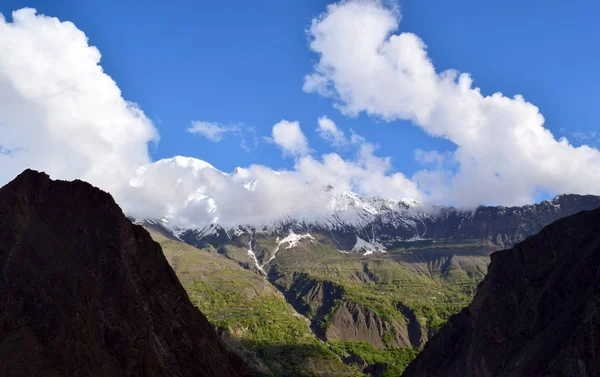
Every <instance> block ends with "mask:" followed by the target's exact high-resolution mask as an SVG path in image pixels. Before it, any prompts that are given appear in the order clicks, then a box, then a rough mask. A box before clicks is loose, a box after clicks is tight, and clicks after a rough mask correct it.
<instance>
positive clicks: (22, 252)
mask: <svg viewBox="0 0 600 377" xmlns="http://www.w3.org/2000/svg"><path fill="white" fill-rule="evenodd" d="M0 269H1V271H2V275H1V277H0V297H2V305H1V306H0V375H2V376H9V377H10V376H41V377H58V376H94V377H113V376H161V377H162V376H165V377H166V376H173V375H176V376H181V377H184V376H190V377H191V376H247V375H249V370H248V368H247V366H246V365H245V363H244V362H243V361H242V360H241V359H240V358H239V357H237V356H236V355H234V354H233V353H231V352H230V351H228V350H227V349H226V348H225V346H224V345H223V344H222V343H221V341H220V340H219V339H218V337H217V335H216V333H215V331H214V328H213V327H212V326H211V325H210V324H209V323H208V321H207V320H206V318H205V317H204V316H203V315H202V313H200V311H198V309H196V308H195V307H194V306H193V305H192V303H191V302H190V300H189V298H188V296H187V294H186V292H185V291H184V289H183V287H182V286H181V284H180V283H179V281H178V279H177V277H176V276H175V273H174V272H173V270H172V269H171V267H170V266H169V264H168V263H167V261H166V259H165V257H164V255H163V253H162V251H161V248H160V246H159V245H158V244H157V243H155V242H154V241H152V239H151V238H150V236H149V234H148V232H147V231H146V230H144V229H143V228H142V227H140V226H137V225H133V224H131V222H130V221H129V220H127V218H126V217H125V216H124V215H123V213H122V212H121V209H120V208H119V207H118V206H117V205H116V204H115V202H114V201H113V199H112V198H111V196H110V195H109V194H107V193H105V192H102V191H100V190H99V189H97V188H94V187H92V186H91V185H89V184H87V183H84V182H81V181H75V182H62V181H52V180H50V179H49V177H48V176H47V175H45V174H42V173H37V172H34V171H31V170H28V171H25V172H24V173H22V174H21V175H20V176H19V177H17V178H16V179H15V180H14V181H12V182H11V183H9V184H7V185H6V186H4V187H3V188H1V189H0Z"/></svg>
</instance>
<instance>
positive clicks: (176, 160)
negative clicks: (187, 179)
mask: <svg viewBox="0 0 600 377" xmlns="http://www.w3.org/2000/svg"><path fill="white" fill-rule="evenodd" d="M157 163H159V164H173V165H177V166H180V167H182V168H191V169H193V170H196V171H197V170H202V169H215V170H217V168H215V167H214V166H212V165H211V164H210V163H208V162H206V161H204V160H200V159H198V158H194V157H185V156H175V157H171V158H166V159H163V160H159V161H157Z"/></svg>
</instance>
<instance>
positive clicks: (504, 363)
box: [403, 209, 600, 377]
mask: <svg viewBox="0 0 600 377" xmlns="http://www.w3.org/2000/svg"><path fill="white" fill-rule="evenodd" d="M403 376H405V377H417V376H418V377H425V376H427V377H430V376H447V377H454V376H456V377H458V376H461V377H475V376H493V377H503V376H511V377H517V376H581V377H591V376H600V209H597V210H594V211H589V212H581V213H579V214H576V215H573V216H570V217H568V218H564V219H561V220H558V221H556V222H554V223H553V224H551V225H549V226H547V227H546V228H544V229H543V230H542V231H541V232H540V233H538V234H537V235H535V236H533V237H530V238H528V239H526V240H525V241H523V242H521V243H519V244H517V245H516V246H515V247H513V248H512V249H508V250H503V251H498V252H496V253H494V254H492V257H491V264H490V267H489V272H488V275H487V276H486V278H485V279H484V281H483V282H482V283H481V285H480V286H479V288H478V290H477V294H476V296H475V299H474V301H473V303H472V304H471V305H470V306H469V307H468V308H465V309H464V310H463V311H462V312H461V313H459V314H457V315H455V316H454V317H452V318H451V319H450V321H449V322H448V323H447V324H446V325H445V326H444V327H442V329H441V330H440V331H439V332H438V334H437V335H435V336H434V337H433V338H432V339H431V340H430V341H429V342H428V343H427V345H426V346H425V348H424V350H423V352H422V353H421V354H420V355H419V356H418V358H417V359H416V360H415V361H413V363H412V364H411V365H410V366H409V367H408V369H407V370H406V372H405V373H404V375H403Z"/></svg>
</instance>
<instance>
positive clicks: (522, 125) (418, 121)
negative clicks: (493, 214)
mask: <svg viewBox="0 0 600 377" xmlns="http://www.w3.org/2000/svg"><path fill="white" fill-rule="evenodd" d="M399 20H400V15H399V11H398V10H397V9H393V10H390V9H388V8H386V7H385V6H384V5H383V3H382V2H379V1H346V2H341V3H339V4H334V5H330V6H328V8H327V10H326V11H325V12H324V13H323V14H322V15H320V16H319V17H318V18H316V19H314V20H313V22H312V25H311V26H310V29H309V35H310V38H311V41H310V48H311V49H312V50H313V51H314V52H315V53H317V54H318V56H319V59H318V62H317V63H316V65H315V66H314V70H313V72H312V73H311V74H309V75H307V76H306V77H305V80H304V90H305V91H306V92H316V93H318V94H320V95H322V96H326V97H330V98H332V99H333V100H334V101H335V106H336V107H337V108H338V109H340V110H341V111H342V113H344V114H346V115H349V116H356V115H358V114H359V113H361V112H366V113H367V114H369V115H372V116H375V117H378V118H381V119H383V120H385V121H394V120H400V119H404V120H410V121H412V122H413V123H414V124H415V125H418V126H419V127H421V128H422V129H423V130H424V131H425V132H427V133H428V134H429V135H432V136H436V137H443V138H446V139H448V140H450V141H452V142H453V143H454V144H455V145H456V146H457V147H456V150H455V151H454V153H453V154H452V156H453V158H454V162H455V163H456V165H457V168H456V170H454V171H453V170H449V169H443V168H441V169H433V170H422V171H420V172H418V173H417V174H415V176H414V177H412V179H413V180H414V181H415V182H416V183H417V184H418V185H419V187H420V188H421V189H422V190H423V191H425V192H427V193H428V194H429V195H430V196H429V199H430V200H433V201H441V202H450V203H453V204H458V205H465V206H472V205H477V204H481V203H503V204H509V205H510V204H523V203H527V202H531V201H532V200H533V196H534V194H535V192H537V191H538V190H545V191H549V192H555V193H562V192H573V193H596V194H598V193H600V152H599V151H598V150H597V149H594V148H592V147H589V146H586V145H582V146H580V147H574V146H573V145H571V144H570V143H569V141H568V140H567V139H566V138H561V139H558V140H557V139H556V138H555V137H554V136H553V135H552V133H551V132H550V131H549V130H548V129H546V128H544V117H543V116H542V114H540V112H539V109H538V108H537V107H536V106H535V105H533V104H531V103H529V102H527V101H525V99H524V98H523V97H522V96H520V95H517V96H515V97H512V98H509V97H506V96H504V95H502V94H501V93H494V94H492V95H489V96H485V95H483V94H482V93H481V91H480V89H479V88H477V87H474V86H473V81H472V79H471V77H470V75H469V74H467V73H460V72H458V71H455V70H446V71H443V72H440V73H438V72H436V70H435V67H434V66H433V63H432V62H431V59H430V58H429V56H428V54H427V49H426V45H425V43H424V42H423V41H422V40H421V39H420V38H419V37H418V36H416V35H415V34H412V33H407V32H403V33H402V32H400V33H399V32H398V27H399ZM432 156H433V155H428V156H425V155H422V157H427V158H429V157H432ZM434 159H435V158H434Z"/></svg>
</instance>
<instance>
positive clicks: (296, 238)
mask: <svg viewBox="0 0 600 377" xmlns="http://www.w3.org/2000/svg"><path fill="white" fill-rule="evenodd" d="M305 238H308V239H309V240H310V241H311V242H313V241H314V240H315V238H314V237H313V236H311V235H310V234H309V233H306V234H296V233H294V231H293V230H291V229H290V232H289V234H288V236H287V237H285V238H284V239H282V240H280V239H279V237H277V239H276V241H277V247H276V248H275V250H273V254H272V255H271V257H270V258H269V260H268V261H266V262H265V263H263V264H262V267H264V266H266V265H267V264H269V262H271V261H272V260H273V259H275V256H276V255H277V252H278V251H279V249H280V248H281V246H282V245H284V244H286V243H287V244H288V246H287V247H286V248H285V249H286V250H288V249H291V248H292V247H296V246H298V244H299V243H300V241H301V240H303V239H305Z"/></svg>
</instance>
